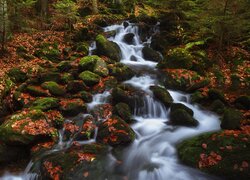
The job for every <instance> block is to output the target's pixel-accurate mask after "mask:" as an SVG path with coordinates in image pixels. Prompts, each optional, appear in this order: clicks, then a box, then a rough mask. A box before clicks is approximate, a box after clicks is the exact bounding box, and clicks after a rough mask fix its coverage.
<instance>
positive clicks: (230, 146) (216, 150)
mask: <svg viewBox="0 0 250 180" xmlns="http://www.w3.org/2000/svg"><path fill="white" fill-rule="evenodd" d="M236 134H237V135H239V136H237V135H236ZM249 142H250V141H249V135H248V134H247V131H245V132H244V131H231V130H226V131H221V132H217V133H206V134H203V135H199V136H196V137H193V138H191V139H188V140H184V141H183V142H181V143H180V144H179V145H178V146H177V149H178V155H179V158H180V160H181V161H182V163H184V164H186V165H189V166H191V167H194V168H199V170H201V171H204V172H206V173H209V174H213V175H216V176H220V177H222V179H230V180H233V179H248V178H249V176H250V171H249V159H250V154H249V153H248V152H249V146H250V143H249ZM212 179H213V178H212Z"/></svg>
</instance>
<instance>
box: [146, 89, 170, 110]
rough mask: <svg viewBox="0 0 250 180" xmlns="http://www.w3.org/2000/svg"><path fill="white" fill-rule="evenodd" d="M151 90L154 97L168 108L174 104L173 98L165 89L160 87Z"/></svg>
mask: <svg viewBox="0 0 250 180" xmlns="http://www.w3.org/2000/svg"><path fill="white" fill-rule="evenodd" d="M150 90H151V91H152V92H153V94H154V96H155V97H156V98H157V99H158V100H159V101H160V102H162V103H163V104H164V105H165V106H166V107H169V106H170V105H171V104H172V103H173V98H172V97H171V95H170V93H169V92H168V91H167V90H166V89H165V88H163V87H160V86H150Z"/></svg>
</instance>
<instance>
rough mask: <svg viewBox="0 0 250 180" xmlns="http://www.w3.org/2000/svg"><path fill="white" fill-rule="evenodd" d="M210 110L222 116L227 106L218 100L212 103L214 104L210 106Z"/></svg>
mask: <svg viewBox="0 0 250 180" xmlns="http://www.w3.org/2000/svg"><path fill="white" fill-rule="evenodd" d="M209 109H210V110H211V111H214V112H216V113H218V114H222V113H223V112H224V110H225V104H224V103H223V102H222V101H221V100H219V99H217V100H214V101H213V102H212V104H211V105H210V106H209Z"/></svg>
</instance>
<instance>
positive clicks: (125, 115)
mask: <svg viewBox="0 0 250 180" xmlns="http://www.w3.org/2000/svg"><path fill="white" fill-rule="evenodd" d="M114 113H115V114H117V115H118V116H120V117H121V118H122V119H124V120H125V121H126V122H127V123H130V122H131V118H132V111H131V109H130V107H129V106H128V105H127V104H126V103H118V104H116V105H115V108H114Z"/></svg>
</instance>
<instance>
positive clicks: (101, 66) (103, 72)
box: [93, 59, 109, 77]
mask: <svg viewBox="0 0 250 180" xmlns="http://www.w3.org/2000/svg"><path fill="white" fill-rule="evenodd" d="M93 72H94V73H96V74H98V75H99V76H102V77H106V76H108V75H109V70H108V68H107V64H106V62H105V61H104V60H102V59H98V60H97V61H96V63H95V66H94V70H93Z"/></svg>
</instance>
